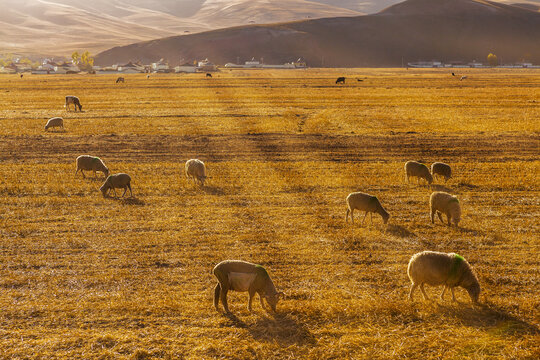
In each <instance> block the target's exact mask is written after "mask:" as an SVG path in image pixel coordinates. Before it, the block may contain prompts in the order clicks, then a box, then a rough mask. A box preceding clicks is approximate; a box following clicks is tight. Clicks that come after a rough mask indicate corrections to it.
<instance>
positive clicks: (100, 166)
mask: <svg viewBox="0 0 540 360" xmlns="http://www.w3.org/2000/svg"><path fill="white" fill-rule="evenodd" d="M76 163H77V170H76V171H75V175H77V173H78V172H79V170H80V171H81V174H82V176H83V179H84V178H85V176H84V171H83V170H87V171H89V170H92V171H94V177H96V171H101V172H102V173H103V174H104V175H105V177H107V176H109V168H107V167H106V166H105V164H104V163H103V161H102V160H101V159H100V158H98V157H95V156H90V155H81V156H79V157H78V158H77V161H76Z"/></svg>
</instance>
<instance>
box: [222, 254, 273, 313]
mask: <svg viewBox="0 0 540 360" xmlns="http://www.w3.org/2000/svg"><path fill="white" fill-rule="evenodd" d="M212 272H213V274H214V275H215V276H216V277H217V279H218V284H217V285H216V287H215V289H214V306H215V308H216V310H217V311H219V299H220V298H221V303H222V304H223V308H224V309H225V311H226V312H227V313H230V311H229V306H228V305H227V292H228V291H229V290H231V291H238V292H246V291H247V292H248V294H249V301H248V310H249V311H250V312H251V311H252V308H251V303H252V301H253V296H254V295H255V293H258V294H259V300H260V301H261V306H262V308H263V309H264V302H263V298H265V299H266V302H267V303H268V305H270V307H271V308H272V311H274V312H276V305H277V303H278V301H279V298H280V297H282V296H283V293H282V292H278V291H277V290H276V287H275V286H274V283H273V282H272V279H271V278H270V275H268V272H267V271H266V270H265V268H264V267H262V266H261V265H256V264H252V263H249V262H246V261H241V260H225V261H222V262H220V263H219V264H217V265H216V266H215V267H214V270H213V271H212Z"/></svg>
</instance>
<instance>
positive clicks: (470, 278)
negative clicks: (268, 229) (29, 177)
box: [45, 96, 480, 313]
mask: <svg viewBox="0 0 540 360" xmlns="http://www.w3.org/2000/svg"><path fill="white" fill-rule="evenodd" d="M70 104H73V105H74V107H75V111H77V107H78V108H79V111H81V109H82V105H81V103H80V101H79V99H78V98H77V97H76V96H66V104H65V107H66V109H68V106H69V105H70ZM51 127H62V128H63V119H62V118H60V117H55V118H51V119H49V120H48V121H47V124H46V125H45V130H47V129H49V128H51ZM76 165H77V169H76V171H75V175H77V173H78V172H79V171H80V172H81V174H82V176H83V178H84V177H85V175H84V171H93V172H94V177H95V176H96V171H99V172H102V173H103V174H104V175H105V178H106V179H105V182H104V183H103V185H102V186H101V187H100V191H101V193H102V195H103V197H107V196H108V194H109V192H110V191H111V190H112V192H113V193H114V196H115V197H116V196H117V194H116V189H124V193H123V194H122V197H124V196H125V194H126V192H127V190H128V189H129V191H130V196H133V193H132V190H131V177H130V176H129V175H128V174H125V173H118V174H113V175H110V174H109V169H108V168H107V166H106V165H105V164H104V162H103V161H102V160H101V159H100V158H98V157H95V156H90V155H81V156H79V157H77V160H76ZM185 175H186V177H187V178H188V179H189V178H191V179H192V180H193V181H194V182H198V183H199V184H200V185H201V186H204V183H205V180H206V178H207V175H206V166H205V164H204V163H203V162H202V161H201V160H198V159H190V160H188V161H186V164H185ZM435 176H442V177H444V179H445V181H448V179H449V178H450V177H451V176H452V170H451V167H450V166H449V165H447V164H445V163H441V162H435V163H433V164H432V165H431V171H430V169H428V167H427V166H426V165H424V164H422V163H420V162H417V161H407V162H406V163H405V177H406V181H407V182H409V179H410V178H411V177H416V178H417V181H418V182H420V179H424V180H425V181H426V182H427V183H428V184H431V183H432V182H433V178H434V177H435ZM346 202H347V214H346V216H345V221H346V222H347V221H348V217H349V214H350V216H351V222H352V223H353V224H354V217H353V215H354V210H359V211H363V212H365V214H364V218H363V220H362V223H363V222H364V220H365V218H366V216H367V214H368V213H370V214H371V223H373V213H375V214H379V215H380V216H381V217H382V219H383V222H384V223H385V224H386V223H387V222H388V219H389V218H390V214H389V213H388V211H386V210H385V209H384V207H383V206H382V205H381V203H380V201H379V199H378V198H377V197H376V196H373V195H370V194H366V193H363V192H354V193H351V194H349V196H347V199H346ZM429 204H430V211H431V214H430V215H431V216H430V217H431V222H432V223H434V218H435V214H437V215H438V217H439V219H440V220H441V222H443V223H444V221H443V218H442V214H445V215H446V217H447V223H448V226H451V224H452V223H453V224H454V225H455V226H458V223H459V221H460V218H461V207H460V203H459V200H458V199H457V197H455V196H453V195H451V194H449V193H446V192H442V191H435V192H433V193H432V194H431V196H430V201H429ZM213 274H214V275H215V276H216V278H217V279H218V284H217V285H216V287H215V290H214V306H215V307H216V310H219V301H220V300H221V303H222V304H223V307H224V309H225V311H226V312H227V313H229V307H228V304H227V293H228V291H229V290H231V291H238V292H248V294H249V301H248V309H249V311H251V309H252V300H253V296H254V295H255V293H257V294H259V299H260V302H261V306H262V307H263V308H264V302H263V298H264V299H265V300H266V302H267V303H268V304H269V305H270V308H271V309H272V310H273V311H276V305H277V303H278V301H279V298H280V297H281V296H282V295H283V293H281V292H278V291H277V290H276V287H275V286H274V283H273V281H272V279H271V278H270V276H269V275H268V272H267V271H266V270H265V269H264V267H262V266H261V265H257V264H252V263H249V262H246V261H241V260H225V261H222V262H220V263H219V264H217V265H216V266H215V267H214V269H213ZM407 274H408V276H409V279H410V280H411V283H412V285H411V289H410V293H409V299H410V300H412V299H413V293H414V290H415V289H416V288H417V287H420V290H421V291H422V294H423V295H424V298H425V299H428V297H427V294H426V292H425V291H424V284H428V285H431V286H439V285H443V292H442V293H441V299H442V298H443V296H444V293H445V291H446V289H447V288H448V289H450V290H451V292H452V299H453V300H455V296H454V287H457V286H461V287H463V288H465V289H466V290H467V291H468V293H469V296H470V297H471V299H472V301H473V302H475V303H476V302H477V301H478V297H479V294H480V285H479V283H478V279H477V277H476V275H475V274H474V272H473V271H472V269H471V266H470V265H469V263H468V262H467V261H466V260H465V259H464V258H463V257H462V256H460V255H458V254H455V253H441V252H433V251H424V252H420V253H417V254H415V255H413V256H412V258H411V259H410V261H409V266H408V269H407Z"/></svg>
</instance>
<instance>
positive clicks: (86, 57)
mask: <svg viewBox="0 0 540 360" xmlns="http://www.w3.org/2000/svg"><path fill="white" fill-rule="evenodd" d="M92 66H94V58H93V57H92V56H91V55H90V53H89V52H88V51H85V52H83V53H82V55H81V61H80V63H79V68H80V69H81V70H86V71H92Z"/></svg>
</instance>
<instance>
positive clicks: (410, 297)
mask: <svg viewBox="0 0 540 360" xmlns="http://www.w3.org/2000/svg"><path fill="white" fill-rule="evenodd" d="M417 287H418V284H412V286H411V291H409V300H411V301H413V293H414V290H415V289H416V288H417Z"/></svg>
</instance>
